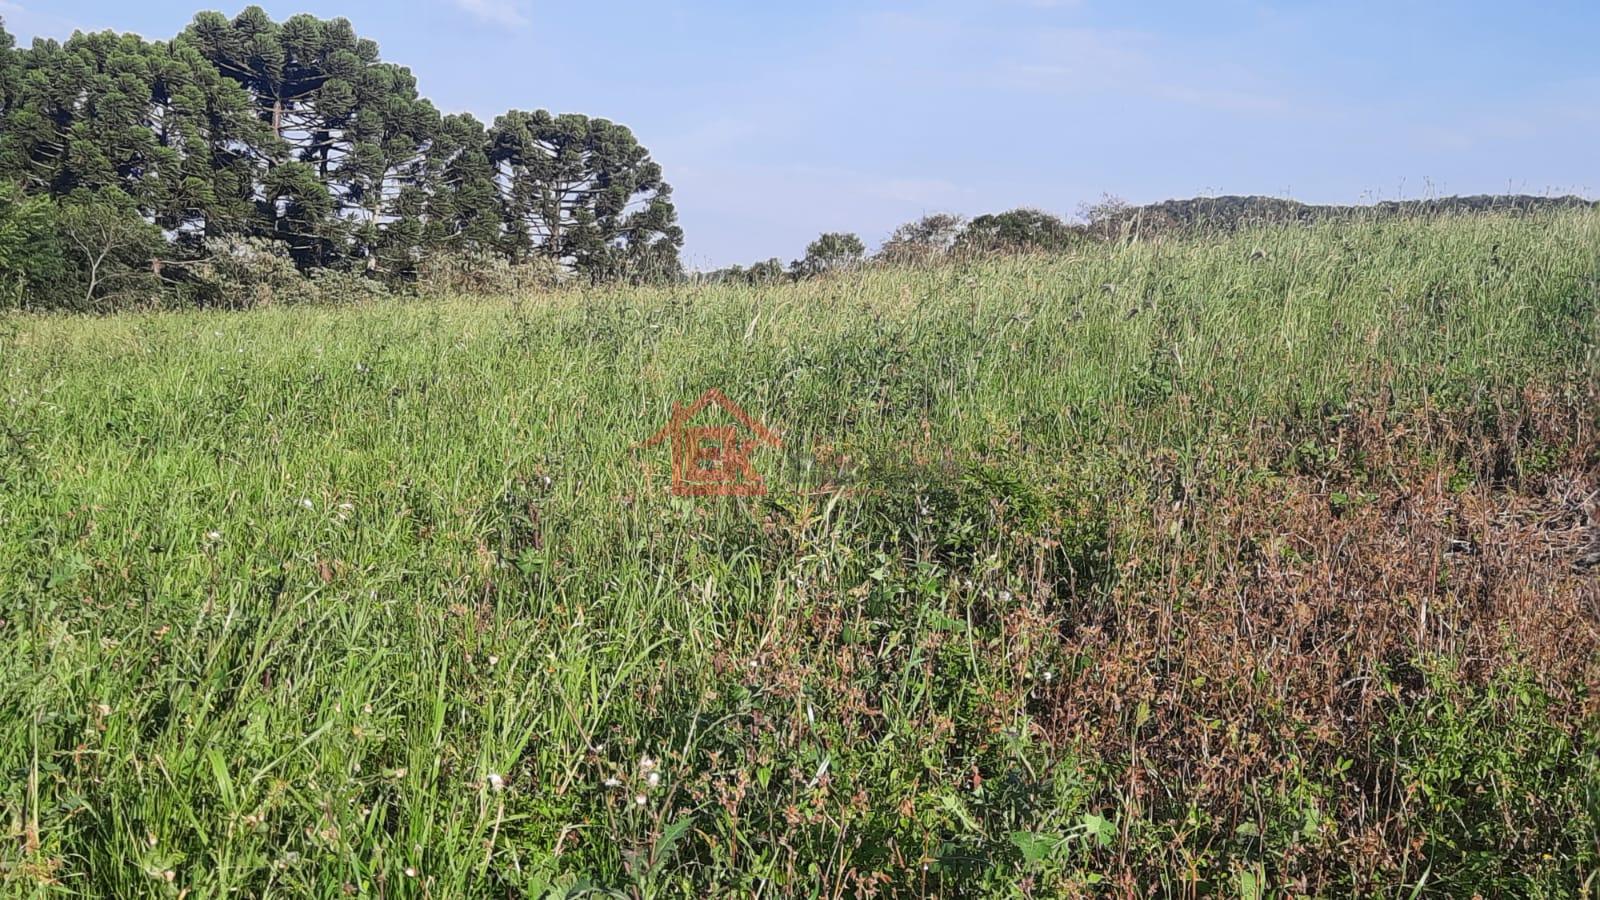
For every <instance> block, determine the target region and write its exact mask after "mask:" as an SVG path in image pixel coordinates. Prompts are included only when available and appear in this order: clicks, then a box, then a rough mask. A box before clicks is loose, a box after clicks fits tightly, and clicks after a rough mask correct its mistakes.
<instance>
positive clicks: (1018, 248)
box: [955, 209, 1084, 253]
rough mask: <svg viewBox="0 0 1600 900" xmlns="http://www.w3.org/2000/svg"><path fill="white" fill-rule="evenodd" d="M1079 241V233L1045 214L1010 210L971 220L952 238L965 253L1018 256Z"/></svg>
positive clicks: (1080, 241)
mask: <svg viewBox="0 0 1600 900" xmlns="http://www.w3.org/2000/svg"><path fill="white" fill-rule="evenodd" d="M1083 240H1084V233H1083V232H1082V231H1081V230H1079V229H1077V228H1073V227H1072V226H1071V225H1068V224H1067V223H1066V222H1064V221H1062V220H1061V219H1059V218H1057V217H1056V216H1053V215H1051V214H1049V213H1047V212H1044V211H1042V210H1037V209H1013V210H1011V211H1009V212H1003V213H994V214H991V215H985V216H979V217H977V218H976V219H973V220H972V223H971V224H969V225H968V226H967V227H966V229H965V230H963V231H962V232H961V236H960V237H959V238H957V239H956V244H955V246H956V248H957V249H958V250H961V251H965V252H969V253H972V252H975V253H1019V252H1026V251H1030V250H1067V249H1070V248H1072V247H1075V246H1077V245H1078V244H1081V243H1082V242H1083Z"/></svg>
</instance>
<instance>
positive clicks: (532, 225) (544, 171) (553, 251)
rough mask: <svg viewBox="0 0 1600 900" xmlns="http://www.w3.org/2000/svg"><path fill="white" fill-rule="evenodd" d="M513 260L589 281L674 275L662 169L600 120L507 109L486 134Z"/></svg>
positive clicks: (671, 221)
mask: <svg viewBox="0 0 1600 900" xmlns="http://www.w3.org/2000/svg"><path fill="white" fill-rule="evenodd" d="M489 160H490V162H491V163H493V165H494V166H495V167H496V173H497V174H498V175H499V176H500V179H501V184H502V185H503V188H502V197H501V200H502V202H503V204H504V209H505V211H506V218H507V223H508V225H509V227H510V233H509V236H508V239H507V244H508V247H509V248H510V250H511V252H512V256H513V258H514V259H515V258H518V257H521V256H526V255H529V254H539V255H542V256H546V257H549V258H551V259H554V260H556V261H558V262H559V263H561V264H562V265H564V266H570V267H571V268H572V269H574V270H575V271H577V272H578V273H580V274H582V275H586V276H588V277H590V278H592V279H594V280H615V279H630V280H640V279H649V280H654V279H660V278H668V277H675V276H676V275H677V274H678V271H677V264H676V260H677V252H678V247H679V246H681V245H682V243H683V230H682V229H681V228H679V227H678V226H677V224H676V223H677V212H676V210H674V209H673V206H672V200H671V197H672V188H671V186H670V185H668V184H667V183H666V182H665V181H663V180H662V178H661V166H660V165H659V164H657V163H656V162H655V161H654V160H652V159H651V158H650V153H649V151H648V150H646V149H645V148H643V147H641V146H640V145H639V142H638V141H637V140H635V139H634V136H633V133H632V132H631V131H629V130H628V129H627V128H625V127H623V126H621V125H617V124H615V123H613V122H609V121H607V120H605V119H591V118H589V117H588V116H582V115H576V114H566V115H559V116H553V115H551V114H550V113H548V112H546V111H544V110H539V111H537V112H531V113H529V112H521V111H518V110H513V111H511V112H508V113H506V114H505V115H503V116H501V117H500V118H498V119H496V120H495V123H494V127H493V128H491V129H490V131H489Z"/></svg>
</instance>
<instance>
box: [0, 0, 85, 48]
mask: <svg viewBox="0 0 1600 900" xmlns="http://www.w3.org/2000/svg"><path fill="white" fill-rule="evenodd" d="M0 19H3V20H5V26H6V30H7V31H9V32H11V33H12V34H14V35H16V36H17V38H18V43H21V44H27V43H28V41H30V40H31V39H33V38H36V37H54V38H64V37H66V36H67V35H69V34H71V33H72V32H73V31H74V30H77V29H79V28H81V26H79V25H78V23H76V22H74V21H72V20H71V19H65V18H62V17H61V16H57V15H52V14H51V13H44V12H38V11H36V10H32V9H29V8H28V7H26V6H23V5H22V4H20V3H15V2H12V0H0Z"/></svg>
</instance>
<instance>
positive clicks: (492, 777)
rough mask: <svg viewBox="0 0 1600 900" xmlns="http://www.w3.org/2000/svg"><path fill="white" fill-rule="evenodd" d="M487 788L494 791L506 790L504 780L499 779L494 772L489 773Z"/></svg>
mask: <svg viewBox="0 0 1600 900" xmlns="http://www.w3.org/2000/svg"><path fill="white" fill-rule="evenodd" d="M489 787H490V788H491V789H493V790H495V791H503V790H505V789H506V780H505V779H504V778H501V777H500V776H499V775H497V774H495V773H494V772H490V773H489Z"/></svg>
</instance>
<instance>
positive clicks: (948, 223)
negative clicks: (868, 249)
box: [877, 213, 963, 263]
mask: <svg viewBox="0 0 1600 900" xmlns="http://www.w3.org/2000/svg"><path fill="white" fill-rule="evenodd" d="M962 224H963V220H962V218H961V217H960V216H957V215H954V214H951V213H934V214H933V215H930V216H923V217H922V218H920V219H918V220H916V221H915V222H907V223H906V224H904V225H901V226H900V227H899V228H896V229H895V230H894V233H893V234H891V235H889V239H888V240H887V241H884V242H883V247H882V248H881V249H879V250H878V257H877V258H878V259H881V260H883V261H884V262H890V263H915V262H924V261H926V260H930V259H935V258H937V257H940V256H943V255H944V254H946V253H949V252H950V250H951V248H953V247H954V246H955V244H956V239H957V238H959V237H960V236H961V226H962Z"/></svg>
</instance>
